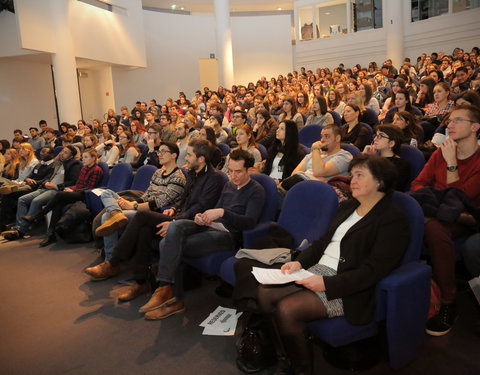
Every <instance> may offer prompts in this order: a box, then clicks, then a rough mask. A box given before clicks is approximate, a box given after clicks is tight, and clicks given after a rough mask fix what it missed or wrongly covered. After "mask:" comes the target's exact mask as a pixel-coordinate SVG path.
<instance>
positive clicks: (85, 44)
mask: <svg viewBox="0 0 480 375" xmlns="http://www.w3.org/2000/svg"><path fill="white" fill-rule="evenodd" d="M30 1H35V0H30ZM62 1H67V0H62ZM68 1H70V0H68ZM112 3H113V4H116V5H118V6H121V7H123V8H125V9H126V10H123V9H121V8H118V11H117V10H116V9H117V8H116V7H115V6H114V7H113V12H108V11H105V10H103V9H100V8H96V7H94V6H91V5H89V4H85V3H82V2H80V1H76V0H75V1H73V2H72V4H71V12H70V25H71V32H72V39H73V41H74V44H75V56H76V57H83V58H87V59H90V60H97V61H104V62H109V63H112V64H121V65H129V66H139V67H145V66H146V64H147V61H146V55H145V40H144V38H143V37H142V34H143V24H144V19H143V14H144V11H143V10H142V2H141V0H115V1H112Z"/></svg>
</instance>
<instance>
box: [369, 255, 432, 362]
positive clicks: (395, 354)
mask: <svg viewBox="0 0 480 375" xmlns="http://www.w3.org/2000/svg"><path fill="white" fill-rule="evenodd" d="M431 275H432V270H431V267H430V266H428V265H426V264H422V263H420V262H410V263H407V264H404V265H402V266H400V267H399V268H398V269H396V270H395V271H393V272H392V273H391V274H390V275H388V276H387V277H385V278H384V279H383V280H382V281H381V282H380V283H379V284H378V286H377V306H378V308H377V312H376V318H377V320H383V319H382V318H384V319H385V321H386V330H387V331H386V333H387V339H388V343H389V345H388V352H389V357H390V366H391V367H392V368H394V369H398V368H400V367H402V366H404V365H406V364H407V363H408V362H409V361H411V360H412V359H413V358H414V357H415V355H416V354H417V353H418V350H419V347H420V344H421V342H422V340H423V338H424V335H425V334H424V333H425V323H426V320H427V313H428V308H429V305H430V280H431Z"/></svg>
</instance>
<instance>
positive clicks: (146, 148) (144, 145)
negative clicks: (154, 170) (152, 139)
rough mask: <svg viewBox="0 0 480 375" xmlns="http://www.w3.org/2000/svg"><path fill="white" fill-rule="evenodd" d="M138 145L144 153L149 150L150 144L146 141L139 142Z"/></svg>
mask: <svg viewBox="0 0 480 375" xmlns="http://www.w3.org/2000/svg"><path fill="white" fill-rule="evenodd" d="M137 147H138V149H139V150H140V152H141V153H142V154H143V153H144V152H146V151H147V150H148V146H147V145H146V144H145V143H139V144H137Z"/></svg>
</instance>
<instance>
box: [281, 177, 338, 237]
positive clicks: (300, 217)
mask: <svg viewBox="0 0 480 375" xmlns="http://www.w3.org/2000/svg"><path fill="white" fill-rule="evenodd" d="M337 207H338V198H337V194H336V193H335V191H334V190H333V188H332V187H331V186H330V185H328V184H326V183H324V182H321V181H314V180H310V181H302V182H300V183H298V184H296V185H295V186H294V187H293V188H291V189H290V190H289V191H288V193H287V195H286V197H285V200H284V201H283V206H282V211H281V212H280V217H279V218H278V224H279V225H280V226H281V227H283V228H284V229H286V230H287V231H288V232H289V233H290V234H291V235H292V236H293V237H294V239H295V246H299V245H300V243H301V242H302V241H303V240H304V239H307V240H308V241H309V242H310V243H311V242H312V241H314V240H317V239H318V238H320V236H321V235H322V234H323V233H324V232H325V231H326V229H327V228H328V225H329V224H330V221H331V220H332V218H333V216H334V215H335V212H336V211H337Z"/></svg>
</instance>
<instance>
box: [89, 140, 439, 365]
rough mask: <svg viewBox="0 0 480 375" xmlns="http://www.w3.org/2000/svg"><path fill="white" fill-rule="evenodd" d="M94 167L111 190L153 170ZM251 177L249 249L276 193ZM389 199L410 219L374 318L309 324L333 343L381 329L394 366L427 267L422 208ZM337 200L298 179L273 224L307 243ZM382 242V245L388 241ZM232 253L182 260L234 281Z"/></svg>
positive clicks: (419, 309)
mask: <svg viewBox="0 0 480 375" xmlns="http://www.w3.org/2000/svg"><path fill="white" fill-rule="evenodd" d="M317 134H319V132H318V133H317ZM351 147H354V146H351V145H344V148H346V149H347V150H349V151H350V150H351V151H350V152H352V153H353V154H356V153H359V152H360V151H359V150H358V149H357V150H355V149H352V148H351ZM404 147H405V150H408V151H409V152H410V151H411V150H415V151H418V150H417V149H415V148H413V147H410V146H406V145H405V146H404ZM402 149H403V148H402ZM415 151H413V153H414V152H415ZM419 153H420V152H419ZM420 155H421V153H420ZM421 156H422V160H423V155H421ZM407 160H408V158H407ZM100 166H101V167H102V169H103V170H104V179H103V181H102V186H103V187H105V188H108V189H111V190H113V191H121V190H126V189H134V190H142V191H145V190H146V188H147V187H148V185H149V182H150V179H151V176H152V175H153V173H154V172H155V170H156V167H154V166H151V165H144V166H142V167H141V168H139V169H138V170H137V172H136V174H135V175H133V172H132V168H131V166H130V165H129V164H125V163H123V164H118V165H116V166H115V167H114V168H113V169H112V170H111V171H109V168H108V166H107V165H106V164H105V163H100ZM422 167H423V165H422V166H420V164H418V166H417V168H416V169H415V172H414V174H415V175H416V174H418V172H419V171H420V170H421V168H422ZM251 177H252V178H253V179H255V180H256V181H258V182H259V183H260V184H261V185H262V186H263V188H264V189H265V192H266V201H265V204H264V207H263V211H262V215H261V218H260V220H259V223H258V225H257V227H256V228H255V229H253V230H250V231H245V232H244V234H243V237H244V247H245V248H252V247H253V244H254V243H255V240H256V239H258V238H259V237H261V236H263V235H265V234H266V231H267V228H268V226H269V225H270V224H272V223H273V220H275V218H276V217H277V205H278V192H277V187H276V184H275V182H274V180H273V179H271V178H270V177H269V176H266V175H263V174H253V175H251ZM394 199H395V200H396V201H397V203H398V204H399V205H400V206H402V207H403V208H404V210H405V211H406V213H407V215H408V217H409V219H410V229H411V234H412V236H411V241H410V245H409V247H408V249H407V251H406V253H405V256H404V259H403V262H402V265H401V266H400V267H399V268H398V269H397V270H395V271H394V272H392V273H391V274H390V275H389V276H387V277H386V278H385V279H384V280H382V281H381V282H380V283H379V285H378V286H377V301H378V303H377V311H376V315H375V319H374V321H372V322H371V323H370V324H367V325H364V326H353V325H351V324H349V323H348V322H347V321H346V319H345V318H344V317H339V318H333V319H325V320H321V321H317V322H312V323H311V324H310V329H311V332H312V333H313V334H314V335H315V336H317V337H318V338H320V339H321V340H322V341H324V342H326V343H327V344H329V345H331V346H333V347H338V346H343V345H346V344H348V343H352V342H355V341H358V340H362V339H365V338H368V337H373V336H376V335H377V334H378V333H379V332H380V331H381V330H382V327H385V332H386V337H387V343H388V353H389V360H390V365H391V367H392V368H395V369H396V368H400V367H402V366H403V365H405V364H406V363H408V362H409V361H410V360H412V359H413V358H414V356H415V354H416V353H417V351H418V349H419V346H420V343H421V340H422V338H423V336H424V327H425V321H426V317H427V311H428V306H429V294H430V278H431V268H430V267H429V266H427V265H425V264H422V263H420V262H419V258H420V253H421V250H422V244H423V212H422V210H421V208H420V206H419V205H418V203H417V202H416V201H415V200H414V199H413V198H411V197H410V196H408V195H406V194H404V193H400V192H395V193H394ZM86 202H87V206H88V207H89V209H90V210H91V212H92V214H94V215H96V214H98V212H100V210H101V209H102V208H103V206H102V203H101V201H100V199H99V197H98V196H97V195H95V194H93V193H92V192H87V194H86ZM337 202H338V199H337V196H336V193H335V192H334V190H333V189H332V188H331V187H330V186H329V185H327V184H325V183H323V182H320V181H304V182H301V183H299V184H297V185H296V186H294V187H293V188H292V189H291V190H290V191H289V192H288V194H287V196H286V198H285V200H284V203H283V206H282V210H281V212H280V215H279V217H278V220H277V222H276V224H278V225H280V226H281V227H283V228H284V229H286V230H287V231H288V232H289V233H290V234H292V236H293V237H294V239H295V244H296V246H299V245H300V243H301V242H302V241H303V240H305V239H306V240H307V241H308V242H309V243H311V242H313V241H314V240H315V239H318V238H319V237H320V236H321V235H322V234H323V233H324V232H325V230H326V229H327V227H328V225H329V223H330V221H331V219H332V218H333V216H334V215H335V212H336V209H337V204H338V203H337ZM319 207H321V208H322V209H321V210H320V209H319ZM293 218H294V219H293ZM385 246H386V247H388V244H385ZM234 255H235V251H234V249H232V250H230V251H224V252H217V253H214V254H210V255H208V256H204V257H200V258H184V259H183V260H184V262H185V263H187V264H189V265H191V266H193V267H195V268H197V269H199V270H200V271H202V272H204V273H206V274H211V275H220V276H221V278H222V279H223V280H224V281H226V282H227V283H229V284H231V285H235V275H234V272H233V264H234V263H235V262H236V258H235V257H234Z"/></svg>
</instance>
